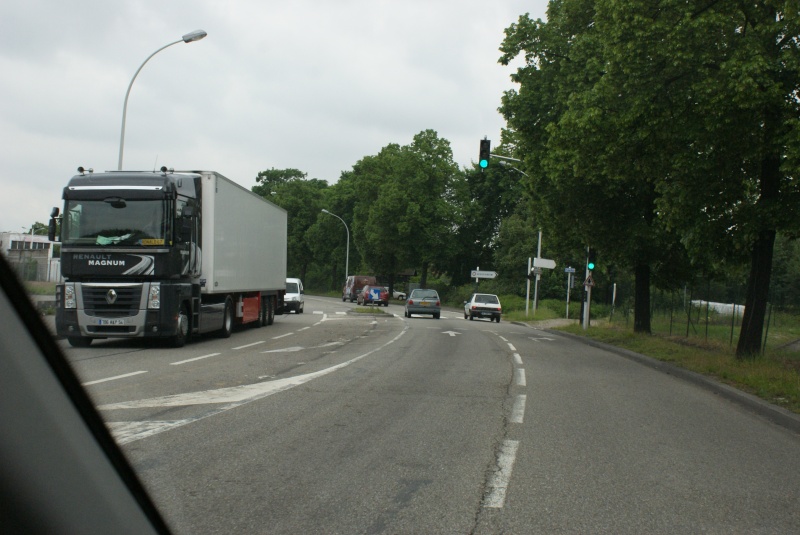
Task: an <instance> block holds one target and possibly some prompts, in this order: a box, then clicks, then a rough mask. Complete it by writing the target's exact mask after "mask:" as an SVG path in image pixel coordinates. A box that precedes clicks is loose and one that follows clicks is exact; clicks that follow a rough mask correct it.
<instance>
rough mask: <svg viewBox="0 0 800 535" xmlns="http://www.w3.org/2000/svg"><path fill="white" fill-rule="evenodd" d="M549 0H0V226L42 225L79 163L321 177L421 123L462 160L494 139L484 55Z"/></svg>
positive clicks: (248, 181)
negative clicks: (196, 33)
mask: <svg viewBox="0 0 800 535" xmlns="http://www.w3.org/2000/svg"><path fill="white" fill-rule="evenodd" d="M546 8H547V2H546V1H545V0H532V1H530V0H529V1H521V0H496V1H493V2H487V1H485V0H482V1H481V0H441V1H436V0H427V1H424V0H420V1H417V0H403V1H399V0H398V1H389V0H386V1H375V0H372V1H368V0H349V1H348V0H335V1H328V2H325V1H322V0H316V1H315V0H305V1H296V0H292V1H291V2H289V1H285V0H284V1H281V2H278V1H273V0H266V1H265V0H170V1H163V0H159V1H155V0H153V1H151V0H139V1H108V0H80V1H73V0H25V1H24V2H12V1H8V2H3V3H2V4H1V5H0V68H1V69H2V73H3V82H2V83H1V84H0V143H2V147H1V148H0V162H1V163H2V167H1V168H0V169H1V170H0V176H1V177H2V184H3V188H2V193H1V194H0V231H16V232H18V231H22V227H28V226H29V225H31V224H32V223H33V222H35V221H41V222H46V220H47V217H48V214H49V212H50V208H51V207H53V206H61V190H62V188H63V187H64V186H65V185H66V182H67V180H68V179H69V178H70V177H71V176H72V175H74V174H75V172H76V169H77V167H78V166H80V165H82V166H84V167H87V168H89V167H91V168H94V170H95V171H96V172H98V171H104V170H110V169H116V168H117V158H118V154H119V138H120V125H121V121H122V105H123V101H124V97H125V91H126V89H127V87H128V84H129V83H130V80H131V77H132V76H133V74H134V73H135V72H136V69H137V68H138V67H139V65H141V63H142V62H143V61H144V60H145V59H146V58H147V56H148V55H150V54H151V53H153V52H154V51H155V50H156V49H158V48H160V47H162V46H164V45H166V44H167V43H170V42H172V41H176V40H178V39H180V38H181V36H182V35H183V34H186V33H189V32H191V31H193V30H197V29H203V30H205V31H206V32H208V37H206V38H205V39H203V40H202V41H198V42H195V43H190V44H184V43H178V44H176V45H173V46H171V47H169V48H168V49H166V50H163V51H161V52H159V53H158V54H157V55H156V56H154V57H153V58H152V59H151V60H150V61H149V62H148V63H147V65H146V66H145V67H144V68H143V69H142V71H141V72H140V73H139V76H138V77H137V79H136V81H135V82H134V84H133V88H132V91H131V95H130V100H129V102H128V114H127V126H126V131H125V146H124V162H123V168H125V169H137V170H142V169H147V170H149V169H154V168H158V167H160V166H162V165H166V166H168V167H172V168H175V169H209V170H215V171H218V172H220V173H222V174H224V175H226V176H228V177H229V178H231V179H233V180H235V181H236V182H238V183H239V184H241V185H242V186H244V187H246V188H248V189H249V188H251V187H252V186H253V185H254V184H255V176H256V174H257V173H258V172H259V171H261V170H264V169H269V168H273V167H274V168H278V169H282V168H290V167H291V168H296V169H300V170H301V171H303V172H305V173H307V174H308V177H309V178H320V179H323V180H326V181H327V182H328V183H330V184H333V183H335V182H336V181H337V180H338V179H339V176H340V174H341V172H342V171H345V170H348V169H351V168H352V166H353V165H354V164H355V163H356V162H357V161H358V160H360V159H361V158H363V157H364V156H367V155H372V154H377V152H378V151H379V150H380V149H381V148H382V147H384V146H386V145H387V144H389V143H398V144H401V145H405V144H408V143H410V142H411V140H412V137H413V136H414V135H415V134H417V133H418V132H420V131H422V130H425V129H429V128H430V129H433V130H436V131H437V132H438V134H439V136H440V137H443V138H445V139H448V140H449V141H450V142H451V144H452V148H453V155H454V158H455V161H456V162H457V163H458V164H459V165H461V166H462V167H466V166H469V165H471V162H472V161H474V160H476V159H477V152H478V140H479V139H480V138H482V137H483V136H484V135H487V136H489V138H490V139H492V140H493V141H495V142H498V141H499V139H500V130H501V128H502V127H503V126H504V121H503V120H502V117H501V116H500V115H499V113H498V112H497V108H498V106H499V105H500V98H501V96H502V94H503V91H505V90H508V89H510V88H512V87H513V85H512V83H511V82H510V79H509V76H510V75H511V74H512V72H513V71H514V67H504V66H502V65H500V64H498V63H497V59H498V58H499V57H500V52H499V50H498V48H499V46H500V43H501V42H502V40H503V37H504V34H503V31H504V29H505V28H507V27H508V26H509V25H510V24H512V23H514V22H516V21H517V19H518V18H519V16H520V15H522V14H524V13H530V15H531V17H532V18H542V19H544V18H545V12H546Z"/></svg>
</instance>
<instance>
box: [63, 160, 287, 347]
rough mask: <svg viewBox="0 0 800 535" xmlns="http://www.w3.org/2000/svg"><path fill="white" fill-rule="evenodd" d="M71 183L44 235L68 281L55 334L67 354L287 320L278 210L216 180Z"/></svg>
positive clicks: (97, 176) (88, 174)
mask: <svg viewBox="0 0 800 535" xmlns="http://www.w3.org/2000/svg"><path fill="white" fill-rule="evenodd" d="M78 173H79V174H77V175H75V176H74V177H73V178H72V179H71V180H70V181H69V183H68V184H67V186H66V187H65V188H64V191H63V200H64V204H63V213H61V215H59V208H58V207H55V208H53V210H52V212H51V214H50V216H51V217H50V225H49V232H50V239H51V241H60V242H61V273H62V275H63V278H64V282H63V284H59V285H57V286H56V332H57V334H58V335H59V336H61V337H66V339H67V340H68V341H69V343H70V344H71V345H72V346H74V347H87V346H89V345H90V344H91V342H92V340H94V339H97V338H142V337H144V338H152V339H163V340H165V341H167V342H168V343H169V344H171V345H172V346H174V347H181V346H183V345H184V344H185V343H186V342H187V341H188V340H189V339H190V338H191V337H193V336H195V335H199V334H201V333H211V332H215V333H217V334H219V335H220V336H222V337H229V336H230V335H231V332H232V330H233V329H234V327H235V326H238V325H244V324H250V325H252V326H254V327H261V326H266V325H271V324H272V323H273V321H274V318H275V315H276V314H283V307H284V294H285V293H286V254H287V253H286V250H287V249H286V248H287V229H286V223H287V214H286V211H285V210H284V209H283V208H280V207H279V206H277V205H275V204H273V203H271V202H269V201H267V200H266V199H264V198H262V197H260V196H258V195H256V194H255V193H253V192H251V191H248V190H247V189H245V188H243V187H242V186H240V185H238V184H236V183H235V182H233V181H231V180H229V179H228V178H226V177H224V176H223V175H221V174H220V173H217V172H214V171H177V172H176V171H173V170H171V169H167V168H166V167H162V168H161V170H160V172H159V171H155V172H146V171H106V172H103V173H94V172H93V171H92V170H91V169H89V170H86V169H84V168H83V167H79V168H78ZM59 223H60V224H59ZM56 234H58V235H59V236H58V238H57V237H56Z"/></svg>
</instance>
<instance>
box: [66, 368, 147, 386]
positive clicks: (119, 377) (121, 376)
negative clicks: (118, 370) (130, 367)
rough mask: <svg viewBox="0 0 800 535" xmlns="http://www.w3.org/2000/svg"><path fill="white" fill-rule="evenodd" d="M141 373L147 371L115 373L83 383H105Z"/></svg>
mask: <svg viewBox="0 0 800 535" xmlns="http://www.w3.org/2000/svg"><path fill="white" fill-rule="evenodd" d="M140 373H147V371H144V370H142V371H139V372H131V373H126V374H123V375H115V376H114V377H106V378H105V379H98V380H96V381H89V382H88V383H81V385H82V386H89V385H96V384H98V383H105V382H106V381H116V380H117V379H125V378H126V377H133V376H134V375H139V374H140Z"/></svg>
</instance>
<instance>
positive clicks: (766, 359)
mask: <svg viewBox="0 0 800 535" xmlns="http://www.w3.org/2000/svg"><path fill="white" fill-rule="evenodd" d="M558 330H563V331H566V332H569V333H571V334H575V335H578V336H585V337H587V338H591V339H593V340H597V341H600V342H604V343H606V344H609V345H613V346H616V347H620V348H624V349H628V350H630V351H634V352H636V353H640V354H642V355H647V356H648V357H651V358H655V359H658V360H662V361H665V362H669V363H672V364H674V365H676V366H680V367H683V368H686V369H688V370H692V371H694V372H697V373H701V374H704V375H707V376H710V377H712V378H714V379H716V380H718V381H720V382H722V383H725V384H728V385H731V386H733V387H735V388H738V389H740V390H743V391H745V392H748V393H750V394H753V395H755V396H758V397H760V398H762V399H764V400H766V401H768V402H770V403H773V404H775V405H778V406H780V407H783V408H785V409H788V410H790V411H792V412H795V413H798V414H800V357H798V355H797V353H796V352H791V351H787V350H780V349H773V350H767V352H766V353H765V354H764V355H762V356H761V357H759V358H756V359H752V360H740V359H737V358H736V356H735V353H734V349H733V348H731V347H728V346H725V345H720V344H714V343H707V342H705V341H702V340H696V339H692V340H687V339H685V338H677V337H669V336H663V335H645V334H636V333H633V332H632V331H631V330H628V329H623V328H620V327H619V326H615V325H608V324H602V323H601V322H597V324H596V325H594V326H592V327H590V328H589V329H587V330H585V331H584V330H583V329H582V328H581V326H580V325H569V326H565V327H559V328H558Z"/></svg>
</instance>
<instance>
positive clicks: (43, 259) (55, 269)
mask: <svg viewBox="0 0 800 535" xmlns="http://www.w3.org/2000/svg"><path fill="white" fill-rule="evenodd" d="M0 251H2V254H3V256H5V258H6V260H7V261H8V263H9V264H11V267H12V268H13V269H14V270H15V271H16V272H17V273H18V274H19V277H20V279H22V280H24V281H50V282H58V281H60V280H61V262H60V258H59V257H60V256H61V255H60V247H59V244H58V243H55V242H51V241H50V240H48V239H47V236H40V235H38V234H30V233H27V232H0Z"/></svg>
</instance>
